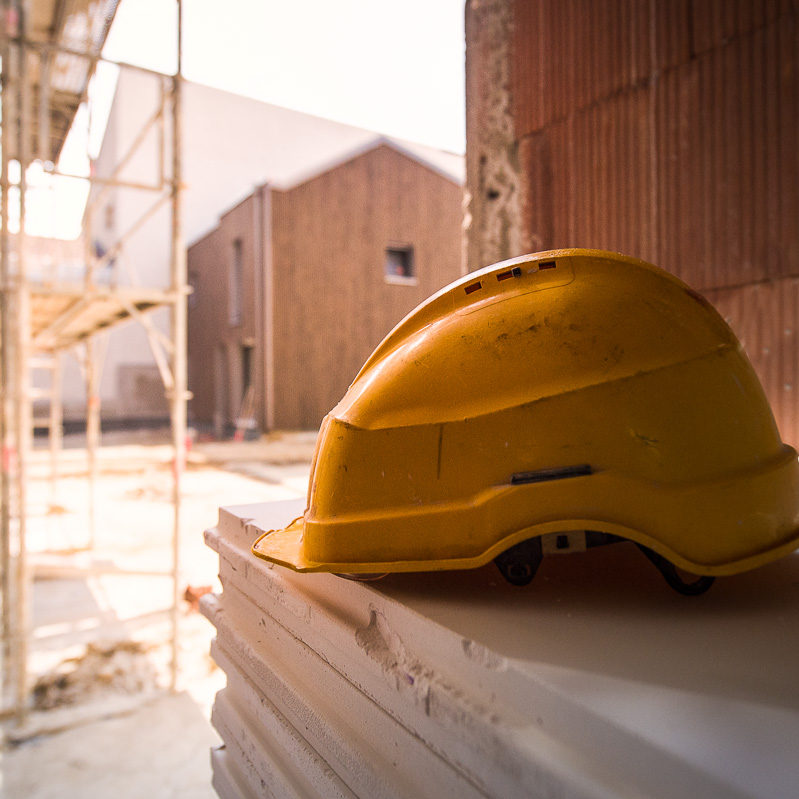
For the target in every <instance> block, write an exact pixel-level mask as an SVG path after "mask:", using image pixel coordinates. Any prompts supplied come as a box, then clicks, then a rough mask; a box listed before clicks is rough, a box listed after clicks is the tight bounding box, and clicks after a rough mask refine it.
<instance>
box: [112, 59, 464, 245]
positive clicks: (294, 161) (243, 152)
mask: <svg viewBox="0 0 799 799" xmlns="http://www.w3.org/2000/svg"><path fill="white" fill-rule="evenodd" d="M183 86H184V89H183V175H184V183H185V185H186V191H185V192H184V230H185V237H186V241H187V242H192V241H195V240H197V239H198V238H199V237H200V236H202V235H204V234H205V233H207V232H208V231H210V230H212V229H213V228H214V227H216V225H217V224H218V220H219V216H220V215H221V214H223V213H224V212H225V211H226V210H228V209H230V208H233V207H234V206H235V205H237V204H238V203H239V202H241V201H242V200H243V199H244V198H245V197H247V196H249V195H250V194H252V192H253V190H254V189H255V188H256V187H258V186H262V185H264V184H267V183H268V184H270V185H272V186H275V187H276V188H291V187H293V186H296V185H298V184H299V183H302V182H304V181H306V180H308V179H310V178H311V177H314V176H316V175H319V174H321V173H323V172H325V171H327V170H328V169H330V168H331V167H332V166H335V165H337V164H339V163H343V162H344V161H347V160H349V159H351V158H353V157H354V156H355V155H357V154H358V153H359V152H366V151H367V150H369V149H372V148H373V147H376V146H378V145H379V144H381V143H387V144H390V145H391V146H392V147H394V148H396V149H398V150H400V151H402V152H404V153H405V154H407V155H409V156H410V157H411V158H414V159H416V160H417V161H419V162H420V163H423V164H425V165H427V166H429V167H430V168H432V169H434V170H436V171H437V172H439V173H440V174H442V175H443V176H445V177H446V178H448V179H449V180H452V181H453V182H455V183H458V184H462V183H463V180H464V158H463V156H461V155H456V154H454V153H448V152H444V151H442V150H437V149H436V148H434V147H428V146H425V145H421V144H416V143H412V142H407V141H402V140H399V139H394V138H389V137H385V136H381V135H380V134H378V133H375V132H374V131H371V130H366V129H364V128H359V127H355V126H354V125H347V124H345V123H342V122H335V121H333V120H330V119H324V118H322V117H317V116H314V115H312V114H306V113H304V112H301V111H294V110H292V109H289V108H283V107H281V106H277V105H272V104H271V103H264V102H262V101H260V100H255V99H252V98H249V97H243V96H241V95H237V94H233V93H231V92H227V91H223V90H221V89H215V88H213V87H211V86H205V85H202V84H199V83H193V82H191V81H184V84H183ZM154 98H155V89H154V87H153V86H151V85H148V81H147V76H141V75H140V74H138V73H134V72H130V71H125V70H123V71H122V72H121V74H120V76H119V82H118V85H117V90H116V94H115V96H114V101H113V105H112V110H111V116H110V119H109V130H114V133H113V136H116V137H119V139H120V140H119V141H117V142H116V143H115V144H114V145H111V149H114V148H115V149H116V151H117V152H118V153H121V152H125V150H126V146H125V142H124V141H122V139H126V140H129V141H132V139H133V136H134V135H135V133H136V131H137V129H138V128H137V123H136V121H135V120H141V121H139V122H138V125H141V124H142V121H143V120H144V119H146V118H147V117H148V116H149V115H150V114H151V113H152V103H153V102H154V101H155V100H154ZM114 120H116V123H115V124H111V123H112V122H113V121H114ZM105 147H106V142H104V144H103V149H105ZM100 160H103V159H102V152H101V159H100Z"/></svg>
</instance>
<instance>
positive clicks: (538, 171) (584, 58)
mask: <svg viewBox="0 0 799 799" xmlns="http://www.w3.org/2000/svg"><path fill="white" fill-rule="evenodd" d="M508 2H511V3H513V47H512V50H511V52H512V55H511V58H512V63H511V70H510V75H511V80H510V87H511V93H512V99H511V102H510V103H509V109H510V110H509V112H508V116H509V121H510V123H511V124H512V125H513V129H514V131H515V143H516V144H517V145H518V152H519V160H520V169H519V178H518V190H519V192H520V195H521V197H522V211H521V221H520V226H521V229H522V235H521V242H522V245H523V246H522V248H521V249H522V250H533V251H534V250H541V249H547V248H550V247H565V246H590V247H602V248H606V249H611V250H618V251H622V252H626V253H628V254H631V255H635V256H638V257H641V258H644V259H646V260H649V261H652V262H653V263H657V264H658V265H660V266H662V267H664V268H665V269H668V270H669V271H671V272H673V273H674V274H676V275H678V276H679V277H681V278H682V279H683V280H685V281H686V282H688V283H689V284H690V285H692V286H694V287H695V288H697V289H700V290H702V291H703V292H704V293H705V294H706V295H707V296H708V297H709V298H710V300H711V301H712V302H714V303H715V304H717V305H718V306H719V308H720V310H721V311H722V313H723V315H725V316H726V317H728V318H729V321H730V323H731V325H732V327H733V329H734V330H735V331H736V333H738V335H739V336H740V337H741V338H742V339H743V340H744V342H745V344H746V348H747V351H748V352H749V354H750V357H751V359H752V362H753V364H754V367H755V369H756V371H757V372H758V374H759V375H760V377H761V380H762V381H763V384H764V387H765V389H766V392H767V395H768V396H769V399H770V401H771V403H772V405H773V408H774V412H775V416H776V418H777V420H778V423H779V426H780V429H781V431H782V434H783V436H784V437H785V439H786V440H787V441H789V442H790V443H793V444H797V443H799V410H798V409H797V403H796V399H795V396H794V395H795V393H796V392H797V391H799V375H797V370H799V341H797V330H799V287H797V282H796V276H799V224H798V223H799V153H798V152H797V151H798V150H799V147H797V143H798V142H799V3H797V2H796V0H603V2H594V1H593V0H494V3H493V4H494V5H497V6H503V7H504V5H505V4H506V3H508ZM469 5H471V4H469ZM479 7H480V8H485V9H487V8H488V7H489V6H488V5H484V4H482V3H481V4H480V5H479ZM467 8H468V5H467ZM484 13H485V14H487V13H488V12H487V11H484ZM489 16H490V15H489ZM488 21H489V22H490V19H489V20H488ZM479 33H480V32H479V31H475V32H472V33H471V34H470V32H469V31H468V30H467V65H469V63H470V61H471V73H472V75H473V76H474V75H479V74H480V65H481V59H484V58H486V56H485V55H484V54H482V53H481V50H480V49H479V48H477V49H472V48H471V45H472V44H473V43H478V44H484V42H483V41H482V40H481V38H480V36H479ZM470 49H471V52H470ZM481 113H482V108H481V106H480V105H479V103H476V102H475V100H474V98H472V97H471V96H467V117H468V118H470V119H471V130H472V131H475V130H476V131H480V136H479V137H474V136H472V137H467V162H471V163H475V162H477V161H478V160H479V158H480V157H481V155H482V154H483V153H484V144H483V143H484V142H485V141H489V140H490V137H491V135H492V132H493V130H492V124H493V120H492V119H491V118H489V117H487V116H486V115H485V114H483V115H482V116H481ZM507 121H508V120H506V122H507ZM481 148H483V149H481ZM474 174H476V173H475V172H474V171H472V173H471V176H470V179H469V181H468V184H467V189H468V191H469V192H470V193H472V194H473V195H475V196H477V197H478V198H479V191H478V188H479V187H478V186H477V184H476V183H475V181H474V177H473V176H474ZM479 202H483V203H484V202H485V198H479ZM479 202H477V203H475V213H476V214H479V212H480V207H479ZM479 234H480V231H479V230H477V231H474V232H471V233H470V236H472V237H474V236H475V235H479ZM469 247H470V251H471V250H473V249H475V248H474V245H473V243H472V242H471V241H469ZM475 265H476V264H474V263H472V260H471V259H470V261H469V266H470V268H473V267H474V266H475Z"/></svg>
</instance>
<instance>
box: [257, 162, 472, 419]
mask: <svg viewBox="0 0 799 799" xmlns="http://www.w3.org/2000/svg"><path fill="white" fill-rule="evenodd" d="M461 202H462V189H461V187H460V186H458V185H456V184H454V183H452V182H451V181H449V180H447V179H446V178H443V177H442V176H441V175H439V174H438V173H436V172H434V171H432V170H430V169H428V168H427V167H425V166H423V165H420V164H419V163H417V162H416V161H414V160H412V159H410V158H408V157H406V156H405V155H403V154H401V153H399V152H397V151H396V150H394V149H392V148H390V147H378V148H376V149H374V150H371V151H369V152H368V153H365V154H364V155H361V156H359V157H357V158H354V159H353V160H352V161H349V162H347V163H346V164H343V165H341V166H339V167H337V168H335V169H333V170H331V171H330V172H328V173H326V174H324V175H321V176H320V177H318V178H315V179H313V180H311V181H308V182H307V183H305V184H303V185H302V186H299V187H297V188H295V189H292V190H291V191H287V192H275V193H274V194H273V211H274V214H273V219H274V230H273V253H274V256H273V257H274V287H275V289H274V291H275V397H276V398H275V414H276V415H275V423H276V426H277V427H281V428H298V427H314V426H316V425H318V424H319V422H320V421H321V419H322V417H323V416H324V414H325V413H327V411H329V410H330V409H331V408H332V407H333V406H334V405H335V404H336V403H337V402H338V400H339V399H341V397H342V396H343V394H344V393H345V392H346V390H347V387H348V385H349V384H350V382H351V381H352V380H353V378H354V377H355V375H356V374H357V372H358V370H359V369H360V367H361V366H362V365H363V362H364V361H365V360H366V358H367V357H368V355H369V354H370V353H371V351H372V350H373V349H374V347H375V346H376V345H377V344H378V343H379V342H380V340H381V339H382V338H383V337H384V336H385V335H386V333H388V332H389V330H390V329H391V328H392V327H393V326H394V325H395V324H396V323H397V322H399V321H400V319H401V318H402V317H403V316H404V315H405V314H407V313H408V312H409V311H410V310H412V309H413V308H414V307H415V306H416V305H417V304H418V303H419V302H421V301H422V300H423V299H425V298H426V297H427V296H429V295H430V294H432V293H433V292H434V291H436V290H437V289H439V288H441V287H442V286H443V285H446V284H447V283H449V282H451V281H452V280H454V279H455V278H457V277H458V276H459V275H460V271H461ZM392 243H393V244H409V245H412V246H413V248H414V262H415V269H416V274H417V284H416V285H393V284H389V283H387V282H386V280H385V272H384V259H385V248H386V246H387V245H389V244H392Z"/></svg>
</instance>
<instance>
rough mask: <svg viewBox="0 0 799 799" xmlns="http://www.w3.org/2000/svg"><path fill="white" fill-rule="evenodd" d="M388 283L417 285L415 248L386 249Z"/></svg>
mask: <svg viewBox="0 0 799 799" xmlns="http://www.w3.org/2000/svg"><path fill="white" fill-rule="evenodd" d="M386 282H387V283H400V284H408V285H414V286H415V285H416V268H415V264H414V262H413V247H410V246H392V247H386Z"/></svg>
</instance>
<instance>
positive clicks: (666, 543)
mask: <svg viewBox="0 0 799 799" xmlns="http://www.w3.org/2000/svg"><path fill="white" fill-rule="evenodd" d="M619 539H626V540H630V541H633V542H635V543H637V544H638V545H639V546H640V547H641V548H642V549H643V551H644V552H645V554H646V555H647V556H648V557H649V558H650V559H651V560H652V561H653V562H654V563H655V564H656V565H657V566H658V568H660V570H661V571H662V572H663V574H664V576H665V577H666V579H667V580H668V581H669V582H670V584H672V585H673V586H674V587H675V588H677V589H678V590H681V591H683V592H684V593H699V592H701V591H702V590H704V589H705V588H707V587H708V586H709V584H710V582H712V576H715V575H728V574H734V573H736V572H741V571H744V570H747V569H752V568H754V567H756V566H760V565H762V564H764V563H767V562H768V561H771V560H774V559H776V558H778V557H780V556H782V555H786V554H788V553H789V552H791V551H793V550H794V549H796V548H797V547H799V463H798V462H797V454H796V452H795V451H794V450H793V449H792V448H791V447H789V446H787V445H786V444H784V443H782V441H781V439H780V436H779V433H778V431H777V427H776V425H775V422H774V418H773V416H772V414H771V410H770V408H769V405H768V401H767V400H766V397H765V395H764V393H763V390H762V388H761V386H760V383H759V381H758V379H757V377H756V375H755V373H754V371H753V369H752V366H751V364H750V363H749V361H748V359H747V357H746V355H745V354H744V353H743V351H742V349H741V346H740V344H739V342H738V340H737V339H736V338H735V336H734V334H733V333H732V331H731V330H730V329H729V327H728V326H727V325H726V324H725V322H724V321H723V320H722V318H721V317H720V316H719V315H718V313H716V311H715V310H714V309H713V308H712V307H711V305H710V304H709V303H708V302H707V301H706V300H705V299H704V298H702V297H701V296H700V295H699V294H696V293H695V292H693V291H692V290H691V289H689V288H688V287H687V286H686V285H685V284H683V283H681V282H680V281H679V280H677V279H676V278H674V277H673V276H671V275H669V274H668V273H666V272H664V271H662V270H660V269H658V268H656V267H654V266H652V265H650V264H647V263H644V262H642V261H638V260H635V259H633V258H627V257H624V256H621V255H617V254H615V253H610V252H603V251H597V250H579V249H575V250H555V251H551V252H545V253H539V254H536V255H529V256H524V257H521V258H516V259H513V260H510V261H505V262H503V263H500V264H497V265H495V266H490V267H488V268H486V269H483V270H481V271H479V272H473V273H471V274H469V275H467V276H466V277H464V278H462V279H460V280H458V281H456V282H454V283H452V284H451V285H449V286H447V287H446V288H444V289H442V290H441V291H439V292H438V293H437V294H435V295H433V296H432V297H430V298H429V299H428V300H426V301H425V302H424V303H422V304H421V305H420V306H419V307H418V308H416V310H414V311H413V312H411V313H410V314H409V315H408V316H407V317H405V319H403V320H402V322H400V323H399V324H398V325H397V327H395V328H394V330H393V331H392V332H391V333H389V335H388V336H387V337H386V338H385V339H384V340H383V342H382V343H381V344H380V345H379V346H378V348H377V349H376V350H375V351H374V353H373V354H372V355H371V357H370V358H369V360H368V361H367V362H366V364H365V365H364V366H363V368H362V369H361V371H360V372H359V374H358V375H357V377H356V378H355V380H354V381H353V383H352V385H351V386H350V388H349V390H348V391H347V393H346V395H345V396H344V398H343V399H342V400H341V402H339V404H338V405H337V406H336V407H335V408H334V409H333V410H332V411H331V412H330V413H329V414H328V415H327V416H326V417H325V419H324V421H323V423H322V427H321V430H320V432H319V439H318V442H317V447H316V455H315V457H314V462H313V466H312V470H311V479H310V485H309V489H308V507H307V510H306V511H305V514H304V515H303V516H302V517H300V518H299V519H297V520H295V521H294V522H293V523H291V524H290V525H289V526H288V527H286V528H285V529H283V530H276V531H271V532H269V533H267V534H265V535H263V536H261V537H260V538H259V539H258V541H257V542H256V543H255V544H254V546H253V552H254V553H255V554H256V555H258V556H259V557H262V558H265V559H267V560H270V561H273V562H275V563H279V564H282V565H284V566H288V567H290V568H292V569H295V570H297V571H327V572H339V573H348V574H354V575H358V574H365V573H381V572H397V571H427V570H436V569H464V568H473V567H477V566H481V565H483V564H485V563H487V562H488V561H490V560H495V561H496V563H497V565H498V566H499V568H500V571H501V572H502V573H503V575H505V577H506V578H507V579H509V580H510V581H511V582H515V583H519V584H523V583H525V582H528V581H529V579H530V578H531V577H532V575H533V573H534V572H535V569H536V567H537V565H538V563H539V561H540V560H541V556H542V554H546V553H548V552H559V551H574V550H575V549H585V548H586V547H590V546H593V545H595V544H600V543H609V542H612V541H617V540H619ZM677 568H679V569H683V570H686V571H688V572H690V573H692V574H693V575H700V576H702V577H701V578H700V579H698V580H694V581H690V580H685V579H684V578H682V577H681V576H680V575H679V574H678V572H677Z"/></svg>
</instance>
